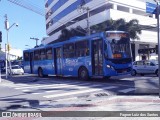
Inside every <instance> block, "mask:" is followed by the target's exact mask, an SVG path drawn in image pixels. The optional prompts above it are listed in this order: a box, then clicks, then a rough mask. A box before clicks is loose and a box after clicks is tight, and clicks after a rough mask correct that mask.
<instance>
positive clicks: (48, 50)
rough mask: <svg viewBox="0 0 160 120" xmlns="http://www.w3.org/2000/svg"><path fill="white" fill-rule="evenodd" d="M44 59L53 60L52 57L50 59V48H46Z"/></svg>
mask: <svg viewBox="0 0 160 120" xmlns="http://www.w3.org/2000/svg"><path fill="white" fill-rule="evenodd" d="M46 59H47V60H51V59H53V57H52V48H47V49H46Z"/></svg>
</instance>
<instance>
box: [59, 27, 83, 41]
mask: <svg viewBox="0 0 160 120" xmlns="http://www.w3.org/2000/svg"><path fill="white" fill-rule="evenodd" d="M85 35H86V31H85V30H84V29H83V28H82V27H80V26H77V27H76V28H71V29H70V30H69V29H67V28H65V29H63V30H61V34H60V35H59V37H58V40H57V42H61V41H65V40H68V39H70V38H71V37H74V36H85Z"/></svg>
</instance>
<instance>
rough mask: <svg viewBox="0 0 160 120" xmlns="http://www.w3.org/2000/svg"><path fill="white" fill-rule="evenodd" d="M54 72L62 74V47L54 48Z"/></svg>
mask: <svg viewBox="0 0 160 120" xmlns="http://www.w3.org/2000/svg"><path fill="white" fill-rule="evenodd" d="M54 60H55V74H56V75H62V48H61V47H58V48H55V57H54Z"/></svg>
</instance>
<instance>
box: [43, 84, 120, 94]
mask: <svg viewBox="0 0 160 120" xmlns="http://www.w3.org/2000/svg"><path fill="white" fill-rule="evenodd" d="M100 86H101V85H89V86H78V87H75V89H85V88H88V89H90V88H91V87H100ZM113 88H117V87H115V86H109V87H107V89H113ZM73 89H74V88H73ZM95 89H96V88H95ZM62 90H63V89H60V91H62ZM53 92H57V90H50V91H45V93H53Z"/></svg>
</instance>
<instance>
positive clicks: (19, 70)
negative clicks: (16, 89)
mask: <svg viewBox="0 0 160 120" xmlns="http://www.w3.org/2000/svg"><path fill="white" fill-rule="evenodd" d="M8 73H9V74H11V73H12V75H16V74H21V75H23V74H24V70H23V69H22V67H20V66H19V65H14V66H11V70H10V69H9V68H8Z"/></svg>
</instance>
